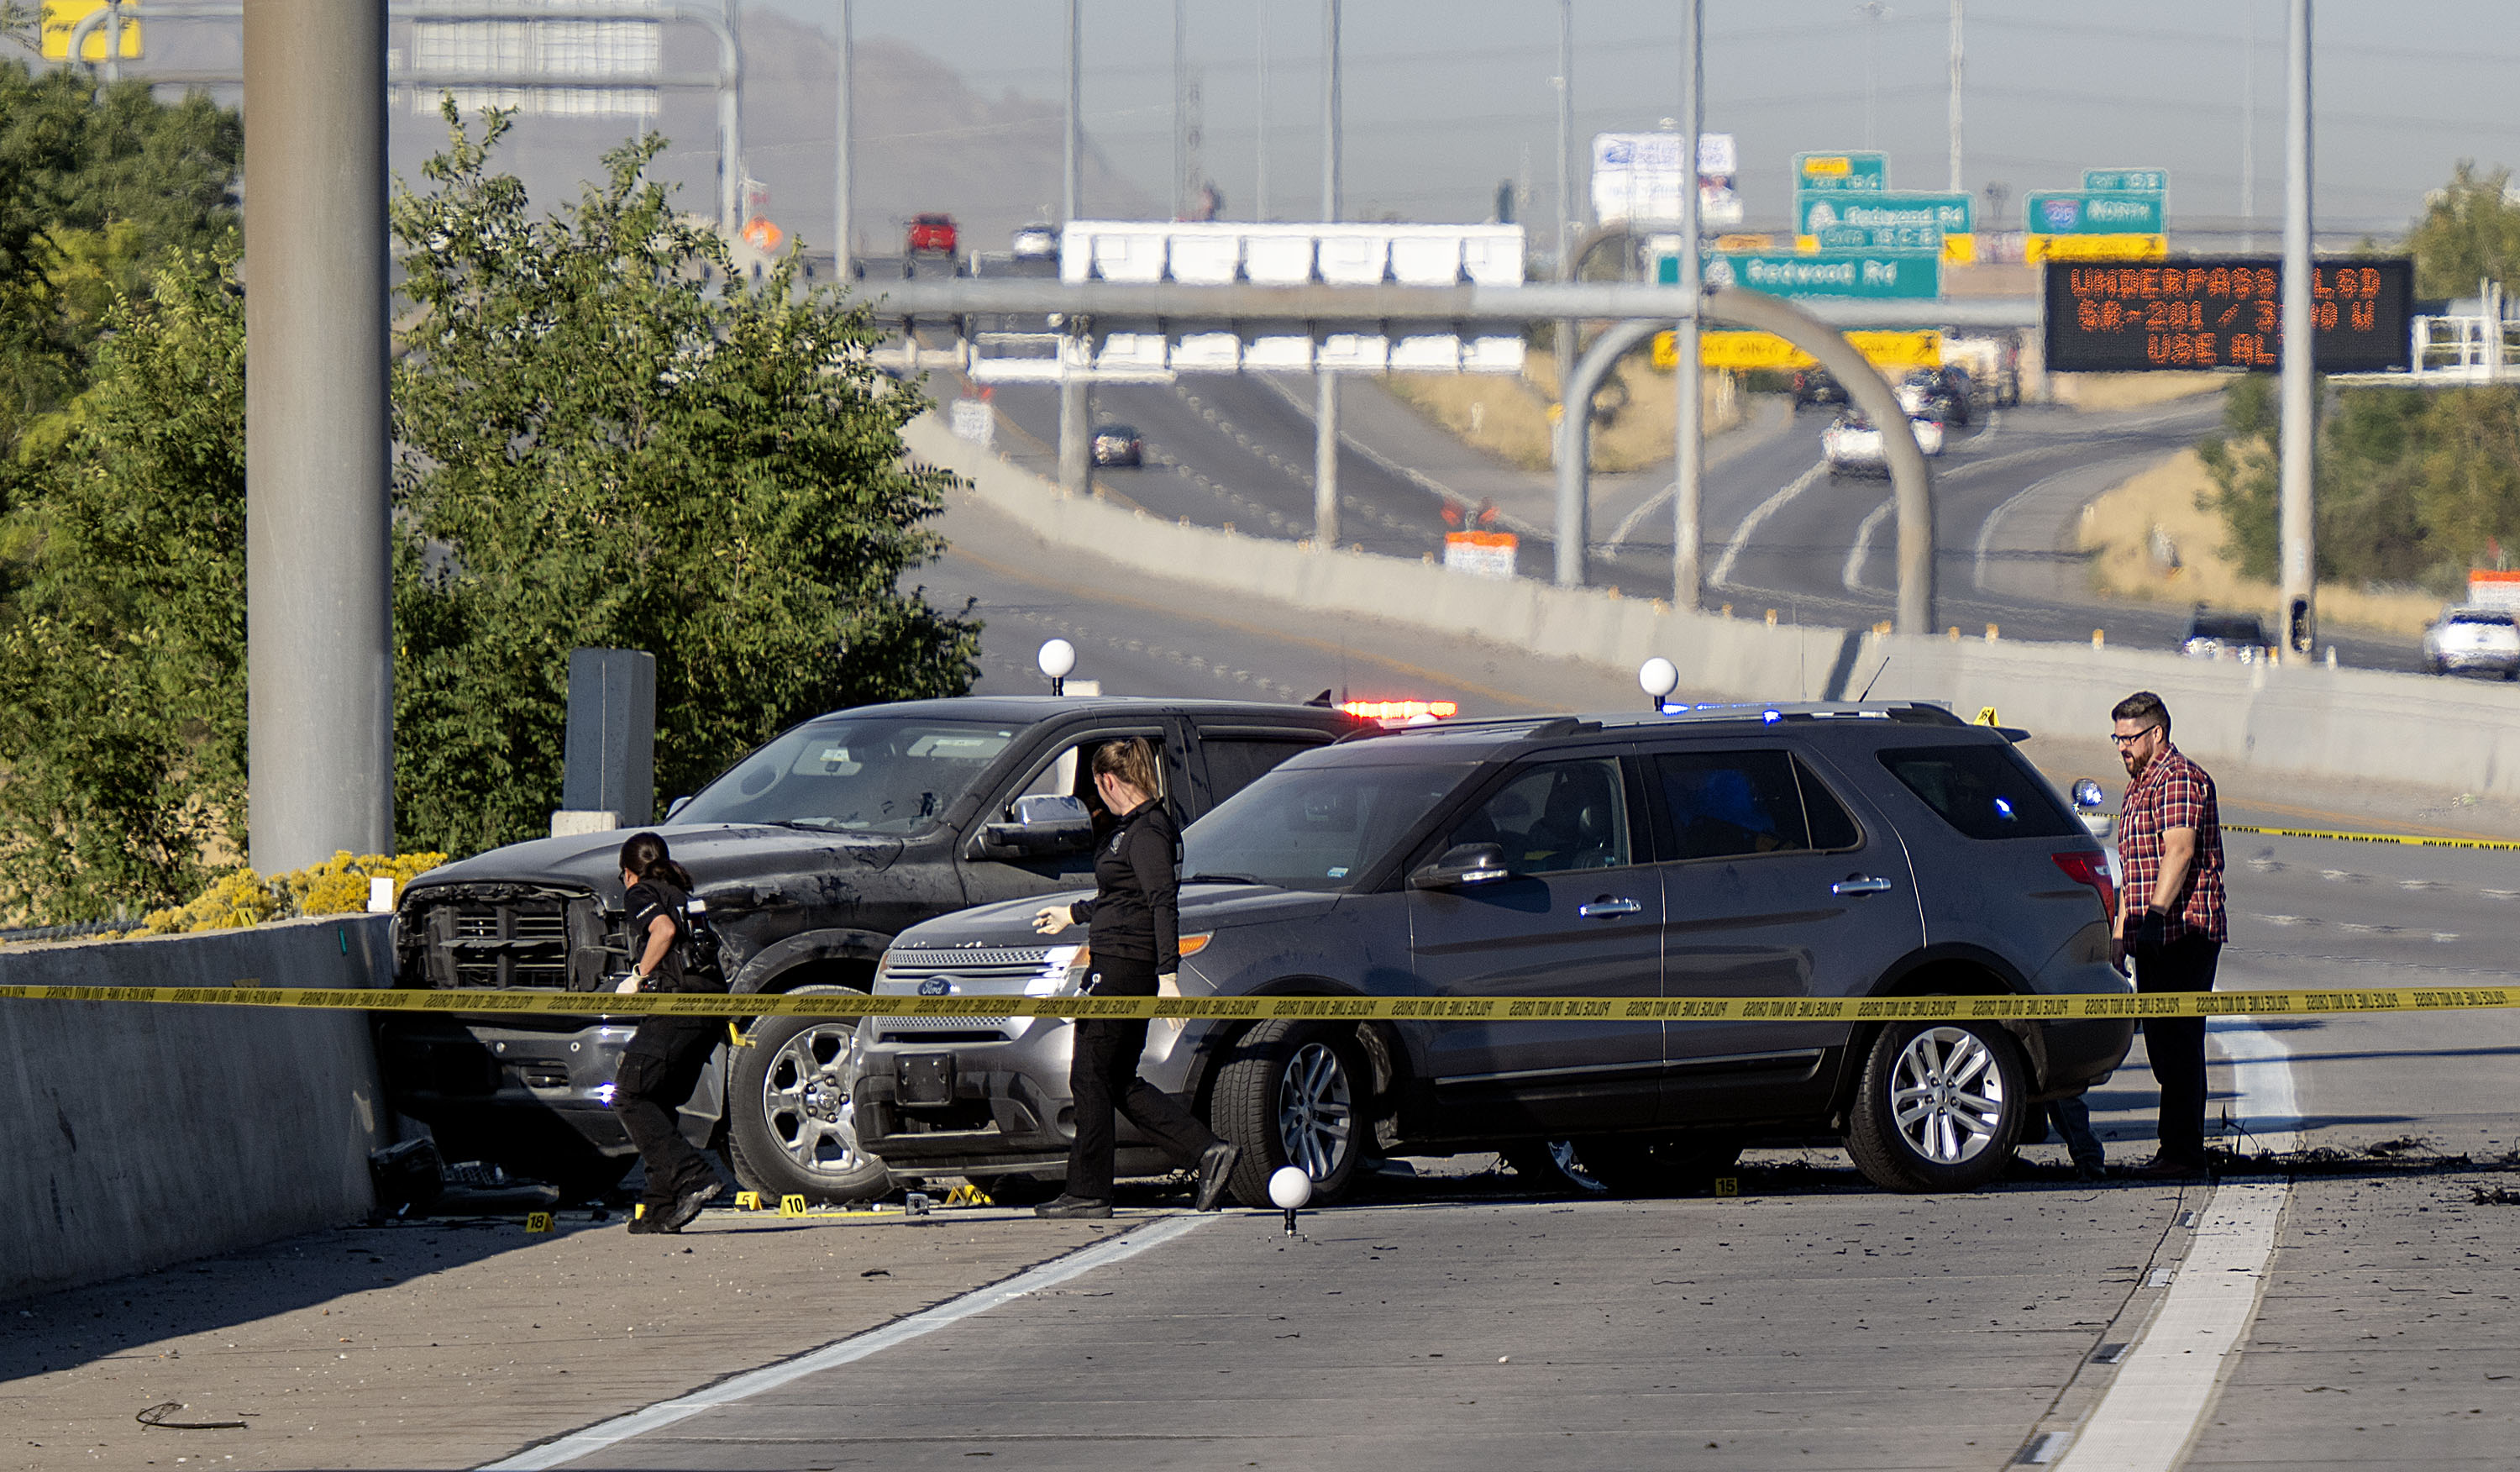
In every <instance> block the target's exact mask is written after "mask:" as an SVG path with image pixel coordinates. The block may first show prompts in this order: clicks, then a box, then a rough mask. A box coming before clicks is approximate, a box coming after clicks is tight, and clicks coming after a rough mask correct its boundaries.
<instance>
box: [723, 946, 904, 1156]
mask: <svg viewBox="0 0 2520 1472" xmlns="http://www.w3.org/2000/svg"><path fill="white" fill-rule="evenodd" d="M857 990H858V989H857V988H854V987H798V988H796V989H794V991H792V992H791V993H789V994H791V995H799V996H802V995H813V994H822V993H831V992H839V993H848V992H854V991H857ZM856 1028H857V1020H856V1019H855V1018H846V1017H765V1018H762V1019H761V1020H759V1021H758V1022H755V1023H754V1024H753V1025H752V1027H751V1028H750V1029H749V1030H747V1031H746V1032H745V1034H744V1037H745V1039H746V1040H747V1041H749V1042H750V1043H751V1046H749V1047H742V1048H737V1049H735V1050H734V1052H735V1060H734V1063H733V1064H732V1066H730V1067H729V1068H728V1070H727V1087H726V1095H727V1097H726V1106H727V1126H726V1154H727V1160H728V1162H729V1163H730V1164H732V1165H733V1166H734V1167H735V1174H736V1178H737V1179H738V1180H740V1181H742V1182H743V1188H744V1189H745V1190H747V1191H759V1192H760V1193H761V1194H762V1195H763V1196H764V1197H765V1198H770V1199H777V1198H779V1197H785V1196H802V1197H804V1198H805V1200H806V1201H807V1202H809V1203H815V1204H821V1205H840V1204H844V1203H847V1202H852V1201H870V1200H873V1199H874V1198H876V1197H877V1196H881V1195H884V1194H886V1193H888V1192H889V1191H891V1189H892V1186H893V1180H892V1173H891V1172H890V1171H888V1170H885V1169H884V1164H883V1162H882V1161H879V1160H877V1159H876V1158H875V1157H874V1156H871V1155H868V1154H866V1153H865V1152H863V1151H861V1150H859V1149H858V1148H857V1133H856V1130H855V1128H854V1127H853V1126H852V1125H851V1122H850V1111H849V1096H848V1089H849V1086H850V1084H851V1082H852V1081H851V1080H849V1079H847V1078H844V1077H841V1075H840V1070H841V1069H843V1068H845V1067H846V1065H847V1063H848V1057H849V1035H850V1034H851V1033H852V1032H854V1031H856Z"/></svg>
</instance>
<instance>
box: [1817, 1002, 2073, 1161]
mask: <svg viewBox="0 0 2520 1472" xmlns="http://www.w3.org/2000/svg"><path fill="white" fill-rule="evenodd" d="M1990 1080H1991V1081H1992V1083H1991V1085H1990V1083H1989V1081H1990ZM2029 1082H2030V1081H2029V1071H2028V1070H2027V1069H2026V1068H2025V1067H2024V1066H2023V1065H2022V1061H2021V1048H2020V1045H2019V1044H2017V1043H2015V1042H2014V1041H2013V1039H2012V1035H2011V1034H2009V1033H2006V1032H2004V1031H2003V1029H2002V1028H1998V1027H1992V1026H1982V1025H1973V1024H1962V1023H1913V1022H1911V1023H1900V1024H1897V1025H1896V1026H1893V1027H1889V1028H1885V1029H1883V1030H1882V1032H1881V1034H1880V1035H1879V1036H1877V1037H1875V1038H1874V1039H1873V1040H1872V1049H1871V1051H1870V1053H1869V1054H1868V1055H1867V1056H1866V1058H1865V1062H1864V1080H1863V1082H1862V1083H1860V1084H1858V1085H1857V1088H1856V1095H1855V1106H1854V1108H1853V1109H1851V1110H1849V1111H1848V1118H1847V1129H1846V1153H1847V1155H1848V1156H1849V1157H1851V1158H1852V1159H1853V1160H1854V1162H1855V1168H1856V1169H1857V1170H1859V1171H1861V1172H1863V1173H1864V1175H1865V1178H1866V1179H1868V1180H1869V1181H1871V1182H1872V1183H1873V1184H1874V1185H1877V1186H1880V1187H1882V1188H1883V1189H1885V1190H1892V1191H1966V1190H1972V1189H1974V1188H1976V1187H1978V1186H1981V1185H1984V1184H1986V1183H1987V1182H1988V1181H1990V1180H1993V1179H1994V1178H1995V1177H1996V1176H1998V1175H2000V1174H2002V1173H2003V1168H2004V1167H2005V1166H2007V1165H2009V1164H2011V1161H2012V1153H2013V1149H2014V1147H2015V1145H2016V1144H2017V1143H2018V1142H2019V1140H2020V1138H2021V1125H2022V1121H2023V1119H2024V1118H2025V1117H2026V1116H2027V1115H2028V1113H2029V1107H2028V1105H2027V1104H2026V1103H2025V1102H2024V1101H2025V1099H2026V1098H2027V1096H2028V1094H2029V1091H2030V1090H2029ZM1903 1110H1904V1111H1905V1117H1904V1118H1903Z"/></svg>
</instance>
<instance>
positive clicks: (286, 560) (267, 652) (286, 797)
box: [109, 0, 394, 873]
mask: <svg viewBox="0 0 2520 1472" xmlns="http://www.w3.org/2000/svg"><path fill="white" fill-rule="evenodd" d="M109 39H110V40H112V41H116V42H118V41H119V37H118V36H112V37H109ZM245 91H246V96H247V98H248V103H249V105H250V106H251V107H252V109H253V118H254V122H253V129H252V131H250V132H249V133H248V134H247V135H246V144H245V147H246V169H247V171H248V173H249V174H250V175H251V176H252V178H253V180H254V184H253V188H252V189H251V190H249V191H248V193H247V197H246V205H245V235H246V248H247V250H248V253H249V258H250V259H251V260H252V262H253V264H252V266H251V268H250V269H251V270H252V272H253V279H254V280H255V281H257V282H260V283H264V284H265V285H266V286H268V287H269V288H270V289H269V290H256V291H253V292H250V293H248V294H247V296H246V302H245V316H246V343H247V348H246V361H247V373H246V399H245V422H246V718H247V737H246V742H247V762H248V767H247V781H248V792H247V797H248V811H247V820H248V827H249V829H250V838H249V840H248V850H247V859H248V862H249V863H251V864H252V865H253V866H254V867H255V868H257V869H260V870H261V871H263V872H264V873H271V872H273V871H275V870H280V869H293V868H296V867H298V866H299V865H301V864H308V863H313V862H315V861H317V860H319V859H324V858H329V857H331V856H332V855H333V853H334V852H335V851H337V850H341V849H347V850H349V851H351V852H353V853H390V852H392V851H393V849H392V844H393V832H394V821H393V814H394V804H393V662H394V655H393V649H394V646H393V603H392V594H391V588H392V582H391V569H392V563H393V559H392V553H391V549H390V546H389V543H388V540H387V534H386V533H387V528H388V526H389V525H390V515H391V513H390V508H389V505H388V503H387V499H386V489H385V478H386V470H387V463H388V459H387V457H388V453H389V438H388V436H389V433H390V432H389V429H388V426H387V418H386V400H385V382H386V379H385V375H386V351H387V344H388V341H389V339H388V337H387V331H386V320H385V318H386V300H387V296H388V290H389V289H388V283H387V275H386V267H385V4H384V0H257V3H255V4H253V5H249V6H247V7H246V13H245Z"/></svg>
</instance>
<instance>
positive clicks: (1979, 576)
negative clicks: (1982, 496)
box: [1969, 470, 2072, 593]
mask: <svg viewBox="0 0 2520 1472" xmlns="http://www.w3.org/2000/svg"><path fill="white" fill-rule="evenodd" d="M2070 474H2072V472H2070V471H2061V470H2060V471H2058V472H2056V474H2055V475H2052V476H2042V477H2041V478H2040V479H2038V480H2036V481H2033V482H2031V483H2029V484H2027V485H2025V486H2023V487H2021V489H2020V490H2019V491H2017V492H2015V493H2014V494H2013V495H2011V496H2010V497H2008V498H2007V499H2006V500H2005V501H2004V503H2003V505H2001V506H1998V507H1997V508H1995V509H1994V510H1993V511H1991V512H1988V513H1987V517H1986V525H1985V526H1983V527H1980V528H1979V529H1977V563H1976V568H1975V571H1974V572H1973V574H1972V575H1971V576H1970V579H1969V580H1970V582H1971V583H1972V584H1973V585H1974V586H1975V587H1976V588H1977V590H1978V591H1979V592H1981V593H1983V592H1985V591H1986V554H1987V549H1988V547H1989V546H1990V545H1991V544H1992V543H1993V542H1994V540H1995V524H1996V523H1998V522H2000V521H2003V516H2004V513H2005V512H2008V511H2010V510H2011V509H2012V508H2013V507H2015V506H2018V505H2020V504H2021V503H2022V502H2024V501H2026V500H2028V499H2030V497H2031V496H2033V495H2035V494H2037V493H2038V492H2039V491H2042V490H2045V489H2047V488H2048V484H2049V483H2051V482H2054V481H2058V480H2061V479H2063V478H2064V477H2066V476H2068V475H2070Z"/></svg>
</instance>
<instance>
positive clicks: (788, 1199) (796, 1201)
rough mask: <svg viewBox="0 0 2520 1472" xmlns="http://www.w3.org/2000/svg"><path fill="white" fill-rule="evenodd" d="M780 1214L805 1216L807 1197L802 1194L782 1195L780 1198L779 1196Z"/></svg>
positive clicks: (784, 1215) (783, 1215)
mask: <svg viewBox="0 0 2520 1472" xmlns="http://www.w3.org/2000/svg"><path fill="white" fill-rule="evenodd" d="M779 1215H780V1216H782V1217H802V1216H804V1215H805V1198H804V1197H802V1196H782V1197H780V1198H779Z"/></svg>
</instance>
